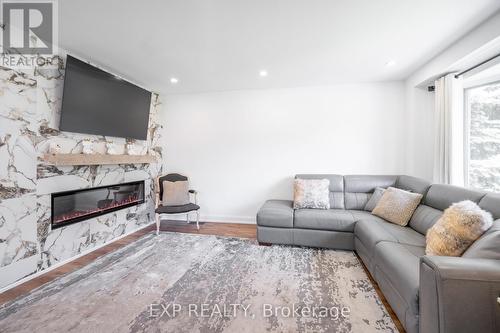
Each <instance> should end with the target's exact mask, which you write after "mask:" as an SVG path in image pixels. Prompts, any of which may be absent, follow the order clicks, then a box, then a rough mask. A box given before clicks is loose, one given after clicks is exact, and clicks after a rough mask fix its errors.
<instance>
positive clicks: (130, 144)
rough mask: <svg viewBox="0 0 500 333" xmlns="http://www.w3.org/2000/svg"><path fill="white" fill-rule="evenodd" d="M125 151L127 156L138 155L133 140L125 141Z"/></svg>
mask: <svg viewBox="0 0 500 333" xmlns="http://www.w3.org/2000/svg"><path fill="white" fill-rule="evenodd" d="M125 151H126V152H127V154H128V155H138V152H137V150H136V147H135V141H134V140H132V139H127V143H126V144H125Z"/></svg>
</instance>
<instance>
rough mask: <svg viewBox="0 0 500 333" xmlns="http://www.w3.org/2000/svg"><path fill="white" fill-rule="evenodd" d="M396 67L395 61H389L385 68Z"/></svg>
mask: <svg viewBox="0 0 500 333" xmlns="http://www.w3.org/2000/svg"><path fill="white" fill-rule="evenodd" d="M394 65H396V61H395V60H389V61H388V62H386V63H385V67H392V66H394Z"/></svg>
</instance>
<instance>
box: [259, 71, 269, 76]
mask: <svg viewBox="0 0 500 333" xmlns="http://www.w3.org/2000/svg"><path fill="white" fill-rule="evenodd" d="M259 76H261V77H266V76H267V71H266V70H261V71H260V72H259Z"/></svg>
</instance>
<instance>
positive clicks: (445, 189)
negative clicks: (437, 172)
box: [424, 184, 485, 210]
mask: <svg viewBox="0 0 500 333" xmlns="http://www.w3.org/2000/svg"><path fill="white" fill-rule="evenodd" d="M484 195H485V193H484V192H480V191H476V190H471V189H466V188H463V187H458V186H453V185H445V184H432V185H431V187H430V188H429V191H427V194H426V196H425V199H424V204H425V205H427V206H430V207H432V208H436V209H439V210H445V209H446V208H448V207H450V206H451V205H452V204H453V203H455V202H459V201H464V200H470V201H473V202H475V203H478V202H479V201H480V200H481V199H482V198H483V197H484Z"/></svg>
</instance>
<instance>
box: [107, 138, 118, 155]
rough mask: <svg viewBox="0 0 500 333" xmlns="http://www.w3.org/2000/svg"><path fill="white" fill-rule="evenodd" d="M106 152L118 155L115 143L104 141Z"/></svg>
mask: <svg viewBox="0 0 500 333" xmlns="http://www.w3.org/2000/svg"><path fill="white" fill-rule="evenodd" d="M106 153H107V154H108V155H118V152H117V151H116V144H115V143H114V142H112V141H106Z"/></svg>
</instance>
